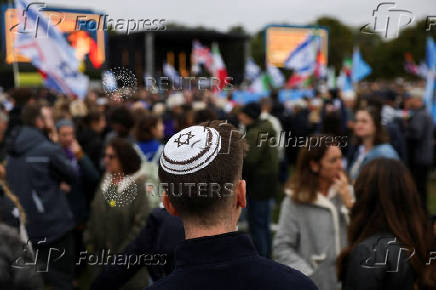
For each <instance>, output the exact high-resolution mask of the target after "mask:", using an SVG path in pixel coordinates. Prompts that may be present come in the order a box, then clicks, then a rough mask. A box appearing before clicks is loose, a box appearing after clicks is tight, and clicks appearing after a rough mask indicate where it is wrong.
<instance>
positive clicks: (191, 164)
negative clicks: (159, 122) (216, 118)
mask: <svg viewBox="0 0 436 290" xmlns="http://www.w3.org/2000/svg"><path fill="white" fill-rule="evenodd" d="M220 150H221V136H220V134H219V133H218V131H217V130H215V129H214V128H209V127H203V126H192V127H189V128H186V129H183V130H182V131H180V132H179V133H176V134H174V136H172V137H171V138H170V140H168V143H167V144H166V145H165V147H164V150H163V153H162V155H161V157H160V165H161V166H162V169H163V170H165V171H166V172H168V173H172V174H179V175H181V174H187V173H194V172H196V171H198V170H200V169H202V168H204V167H206V166H207V165H209V163H211V162H212V161H213V160H214V159H215V157H216V156H217V155H218V152H219V151H220Z"/></svg>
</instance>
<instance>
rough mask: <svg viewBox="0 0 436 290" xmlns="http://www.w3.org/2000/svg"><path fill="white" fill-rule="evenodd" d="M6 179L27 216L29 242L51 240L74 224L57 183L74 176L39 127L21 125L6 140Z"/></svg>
mask: <svg viewBox="0 0 436 290" xmlns="http://www.w3.org/2000/svg"><path fill="white" fill-rule="evenodd" d="M8 153H9V155H8V157H7V161H6V162H7V164H6V179H7V182H8V184H9V187H10V189H11V191H12V192H13V193H14V194H15V195H17V196H18V198H19V200H20V202H21V205H22V206H23V208H24V210H25V212H26V215H27V224H26V225H27V231H28V234H29V238H30V240H31V241H32V242H37V241H41V240H43V239H46V242H47V243H49V242H52V241H54V240H56V239H58V238H60V237H62V236H63V235H64V234H65V233H66V232H67V231H69V230H71V228H72V227H73V224H74V223H73V215H72V212H71V210H70V207H69V205H68V202H67V198H66V196H65V193H64V192H62V191H61V189H60V182H61V181H65V182H67V183H69V184H72V183H73V182H74V181H75V180H76V178H77V175H76V172H75V171H74V169H73V167H72V166H71V163H70V162H69V160H68V159H66V158H65V155H64V152H63V151H62V149H61V148H60V147H59V146H57V145H55V144H53V143H52V142H50V141H49V140H48V139H47V138H46V137H45V136H44V135H43V134H42V132H41V131H40V130H38V129H35V128H30V127H23V128H21V129H20V130H19V131H17V132H16V133H13V134H12V136H11V139H10V140H9V143H8Z"/></svg>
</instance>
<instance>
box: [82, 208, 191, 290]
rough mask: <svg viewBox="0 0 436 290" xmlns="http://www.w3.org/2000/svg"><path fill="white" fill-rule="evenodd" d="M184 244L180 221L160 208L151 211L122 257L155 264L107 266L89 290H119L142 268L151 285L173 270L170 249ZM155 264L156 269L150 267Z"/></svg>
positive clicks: (172, 251) (172, 250)
mask: <svg viewBox="0 0 436 290" xmlns="http://www.w3.org/2000/svg"><path fill="white" fill-rule="evenodd" d="M184 240H185V230H184V228H183V223H182V221H181V219H180V218H178V217H175V216H172V215H170V214H169V213H168V212H167V211H166V210H165V209H163V208H154V209H153V210H152V212H151V213H150V215H149V216H148V219H147V224H146V226H145V227H144V228H143V229H142V231H141V232H140V233H139V235H138V237H136V239H135V240H134V241H133V242H131V243H130V244H129V245H128V246H127V248H126V249H124V251H123V253H122V254H123V255H125V256H129V255H137V256H140V255H141V254H149V255H158V256H156V257H157V258H158V259H160V261H159V262H156V263H155V262H154V261H152V262H151V263H143V264H140V263H137V264H135V265H130V267H129V268H127V266H126V265H108V266H106V267H105V268H104V270H103V272H102V273H101V274H100V275H99V276H98V277H97V279H95V280H94V282H93V284H92V287H91V289H92V290H100V289H101V290H103V289H104V290H109V289H119V288H121V287H122V286H123V285H124V284H125V283H126V282H127V281H129V280H130V278H132V277H133V275H135V273H136V272H138V270H139V269H140V268H141V267H143V266H146V267H147V270H148V273H149V274H150V277H151V279H152V280H153V281H158V280H159V279H161V278H163V277H165V276H167V275H169V274H170V273H171V272H172V271H173V270H174V248H175V246H176V244H177V243H179V242H181V241H184ZM153 264H157V265H153Z"/></svg>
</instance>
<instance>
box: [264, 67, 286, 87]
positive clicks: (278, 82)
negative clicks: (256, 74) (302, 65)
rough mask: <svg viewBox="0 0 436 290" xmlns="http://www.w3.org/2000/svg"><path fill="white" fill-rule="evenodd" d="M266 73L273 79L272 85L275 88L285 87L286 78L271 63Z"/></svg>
mask: <svg viewBox="0 0 436 290" xmlns="http://www.w3.org/2000/svg"><path fill="white" fill-rule="evenodd" d="M266 71H267V73H268V75H269V76H270V78H271V84H272V86H273V87H274V88H280V87H283V85H284V84H285V77H284V76H283V74H282V72H281V71H280V70H279V69H278V68H277V67H276V66H274V65H272V64H270V63H269V64H267V66H266Z"/></svg>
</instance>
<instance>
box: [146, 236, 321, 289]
mask: <svg viewBox="0 0 436 290" xmlns="http://www.w3.org/2000/svg"><path fill="white" fill-rule="evenodd" d="M175 251H176V268H175V270H174V272H172V273H171V274H170V275H169V276H168V277H166V278H164V279H161V280H159V281H158V282H156V283H154V284H152V285H151V286H150V287H148V288H146V289H147V290H158V289H165V290H171V289H175V290H197V289H199V290H204V289H208V290H215V289H216V290H218V289H219V290H222V289H226V290H233V289H235V290H236V289H237V290H257V289H259V290H265V289H268V290H279V289H293V290H303V289H304V290H313V289H317V287H316V286H315V284H313V282H312V281H311V280H310V279H309V278H307V277H306V276H304V275H303V274H301V273H300V272H299V271H297V270H294V269H292V268H290V267H288V266H285V265H282V264H279V263H276V262H274V261H271V260H269V259H266V258H263V257H261V256H259V255H258V254H257V251H256V249H255V248H254V245H253V242H252V241H251V239H250V238H249V236H248V235H246V234H243V233H240V232H230V233H226V234H222V235H217V236H208V237H201V238H196V239H189V240H185V241H183V242H181V243H180V244H179V245H178V246H177V247H176V250H175Z"/></svg>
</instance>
